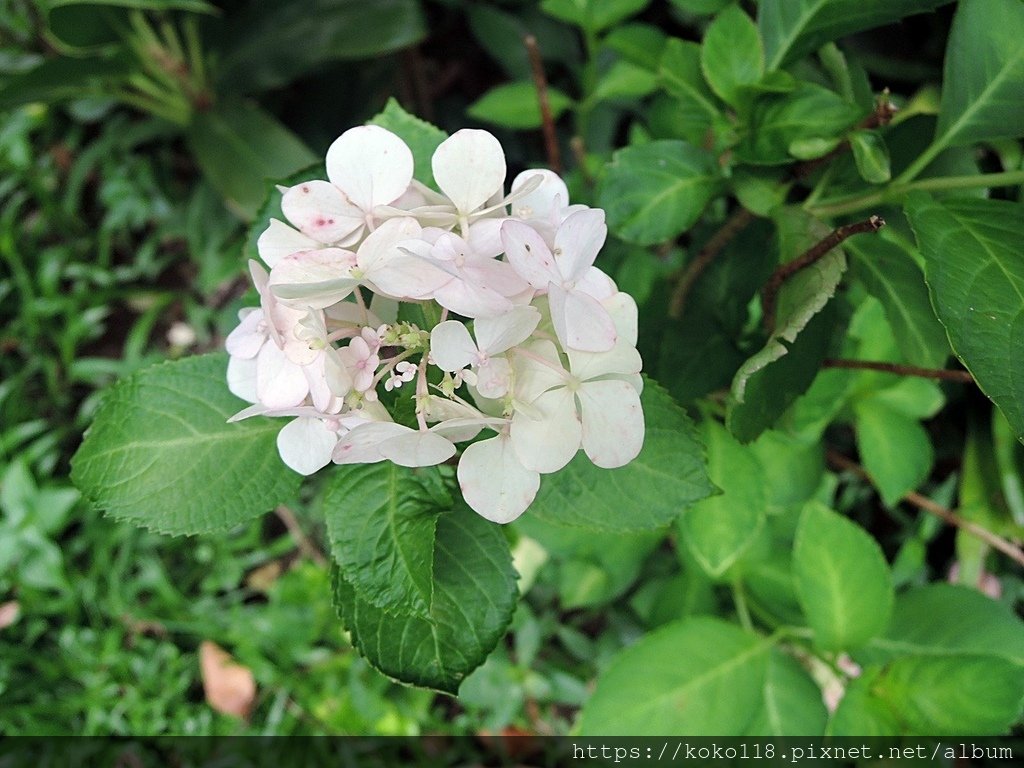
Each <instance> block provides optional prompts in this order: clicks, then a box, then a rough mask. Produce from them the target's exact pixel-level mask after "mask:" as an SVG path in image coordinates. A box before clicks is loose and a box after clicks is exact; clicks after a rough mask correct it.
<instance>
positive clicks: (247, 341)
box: [224, 309, 267, 359]
mask: <svg viewBox="0 0 1024 768" xmlns="http://www.w3.org/2000/svg"><path fill="white" fill-rule="evenodd" d="M263 323H264V321H263V312H262V311H261V310H259V309H253V310H252V311H251V312H249V313H248V314H247V315H246V316H245V317H244V318H242V322H240V323H239V324H238V326H237V327H236V328H235V329H234V330H233V331H232V332H231V333H229V334H228V337H227V338H226V339H225V340H224V348H225V349H226V350H227V351H228V354H229V355H231V356H232V357H244V358H246V359H249V358H253V357H256V353H257V352H259V351H260V347H262V346H263V343H264V342H265V341H266V340H267V329H266V325H265V324H263ZM261 324H263V327H262V328H261V327H260V326H261Z"/></svg>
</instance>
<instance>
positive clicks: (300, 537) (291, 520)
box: [274, 504, 328, 566]
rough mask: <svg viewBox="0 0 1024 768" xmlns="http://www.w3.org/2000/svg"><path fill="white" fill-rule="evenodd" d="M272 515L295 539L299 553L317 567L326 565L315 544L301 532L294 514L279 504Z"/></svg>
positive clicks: (324, 557)
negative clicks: (275, 516)
mask: <svg viewBox="0 0 1024 768" xmlns="http://www.w3.org/2000/svg"><path fill="white" fill-rule="evenodd" d="M274 514H275V515H277V517H278V519H279V520H280V521H281V522H282V523H284V527H285V528H287V529H288V533H289V534H291V537H292V538H293V539H295V545H296V546H297V547H298V548H299V551H300V552H301V553H302V554H304V555H305V556H306V557H308V558H309V559H310V560H312V561H313V562H314V563H316V564H317V565H320V566H326V565H327V563H328V560H327V557H326V556H325V555H324V553H323V552H321V551H320V548H319V547H318V546H317V545H316V544H314V543H313V542H312V541H310V539H309V537H308V536H307V535H306V533H305V531H303V530H302V526H301V525H299V521H298V519H297V518H296V517H295V513H294V512H292V511H291V510H290V509H288V507H286V506H284V505H283V504H281V505H280V506H278V507H275V508H274Z"/></svg>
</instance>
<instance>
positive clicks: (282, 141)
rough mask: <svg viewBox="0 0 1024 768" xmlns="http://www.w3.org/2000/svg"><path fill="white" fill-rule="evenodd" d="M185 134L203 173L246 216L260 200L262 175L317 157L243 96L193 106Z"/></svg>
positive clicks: (280, 173) (277, 174)
mask: <svg viewBox="0 0 1024 768" xmlns="http://www.w3.org/2000/svg"><path fill="white" fill-rule="evenodd" d="M186 138H187V140H188V143H189V147H190V148H191V149H192V153H193V155H195V159H196V162H197V163H198V164H199V167H200V168H201V169H202V171H203V173H204V174H205V175H206V178H207V179H209V181H210V183H211V184H212V185H213V186H214V188H215V189H216V190H217V191H218V192H219V193H220V194H221V195H222V196H223V197H224V199H225V201H226V202H227V203H228V205H229V206H230V207H231V208H233V209H234V210H235V212H236V213H238V214H239V215H240V216H242V217H243V218H244V219H246V220H252V219H253V218H254V217H255V216H256V214H257V212H258V211H259V209H260V206H261V205H262V204H263V201H264V197H265V195H266V184H267V180H268V179H269V180H271V181H277V180H280V179H283V178H285V177H287V176H290V175H291V174H294V173H295V172H296V171H299V170H301V169H303V168H306V167H308V166H310V165H312V164H313V163H314V162H316V159H317V158H316V155H314V154H313V153H312V152H311V151H310V149H309V148H308V147H307V146H306V145H305V144H303V143H302V141H301V140H300V139H299V138H298V137H297V136H296V135H295V134H294V133H292V132H291V131H290V130H288V129H287V128H285V127H284V126H283V125H282V124H281V123H279V122H278V121H277V120H276V119H275V118H274V117H273V116H272V115H271V114H269V113H268V112H265V111H264V110H263V109H261V108H260V107H259V106H257V105H256V104H253V103H250V102H245V101H226V102H218V103H217V104H216V105H215V106H214V107H213V108H212V109H210V110H207V111H203V112H197V113H196V114H195V117H194V118H193V120H192V124H191V125H190V126H189V128H188V132H187V134H186Z"/></svg>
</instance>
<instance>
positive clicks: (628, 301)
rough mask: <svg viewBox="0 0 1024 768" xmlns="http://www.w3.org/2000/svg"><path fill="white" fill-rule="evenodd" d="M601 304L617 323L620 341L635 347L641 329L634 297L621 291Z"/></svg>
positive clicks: (616, 327)
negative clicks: (638, 331)
mask: <svg viewBox="0 0 1024 768" xmlns="http://www.w3.org/2000/svg"><path fill="white" fill-rule="evenodd" d="M591 295H593V294H591ZM595 298H596V297H595ZM601 304H602V306H604V308H605V309H607V310H608V314H609V315H611V318H612V322H613V323H615V330H616V331H618V334H619V341H620V342H625V343H626V344H629V345H630V346H632V347H635V346H636V338H637V330H638V328H639V312H638V311H637V308H636V301H635V300H634V299H633V297H632V296H630V295H629V294H628V293H625V292H624V291H619V292H618V293H615V294H613V295H612V296H609V297H608V298H607V299H604V300H603V301H602V302H601Z"/></svg>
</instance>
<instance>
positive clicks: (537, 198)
mask: <svg viewBox="0 0 1024 768" xmlns="http://www.w3.org/2000/svg"><path fill="white" fill-rule="evenodd" d="M538 176H540V178H541V182H540V185H539V186H538V187H537V188H536V189H534V190H533V191H532V192H529V193H527V194H525V195H523V196H521V197H517V196H516V192H518V191H519V190H521V189H524V188H525V187H526V185H527V183H528V182H530V181H531V180H532V179H535V178H537V177H538ZM509 197H512V198H514V199H513V201H512V215H513V216H516V217H518V218H520V219H549V218H551V215H552V213H553V212H554V211H555V209H556V207H559V208H564V207H565V206H567V205H568V204H569V189H568V187H566V186H565V182H564V181H562V179H561V177H560V176H559V175H558V174H557V173H555V172H554V171H549V170H547V169H546V168H541V169H537V170H530V171H523V172H522V173H520V174H519V175H518V176H516V177H515V179H514V180H513V182H512V193H511V194H510V195H509Z"/></svg>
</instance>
